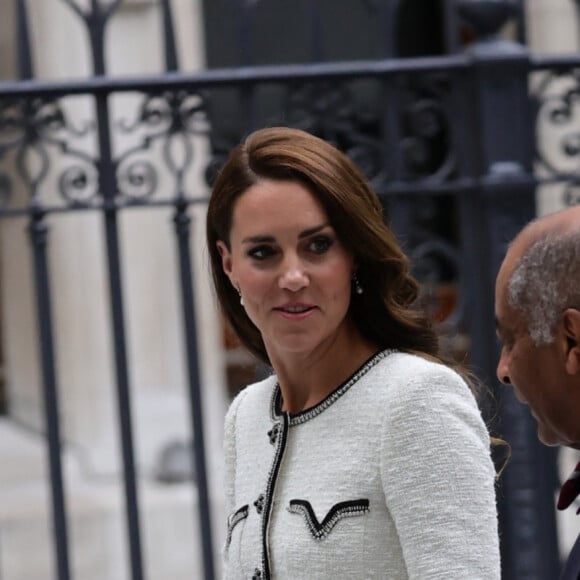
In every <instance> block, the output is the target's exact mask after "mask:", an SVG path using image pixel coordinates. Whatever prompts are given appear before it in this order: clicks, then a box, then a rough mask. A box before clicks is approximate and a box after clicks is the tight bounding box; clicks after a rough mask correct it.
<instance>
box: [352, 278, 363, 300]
mask: <svg viewBox="0 0 580 580" xmlns="http://www.w3.org/2000/svg"><path fill="white" fill-rule="evenodd" d="M352 285H353V287H354V291H355V293H356V294H358V295H359V296H360V295H361V294H362V293H363V292H364V290H363V287H362V286H361V283H360V281H359V279H358V277H357V275H356V274H353V276H352Z"/></svg>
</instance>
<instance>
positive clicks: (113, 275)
mask: <svg viewBox="0 0 580 580" xmlns="http://www.w3.org/2000/svg"><path fill="white" fill-rule="evenodd" d="M96 111H97V122H98V127H99V151H100V154H101V160H100V180H101V190H102V192H103V197H104V200H105V203H104V206H103V208H104V228H105V241H106V251H107V261H108V269H109V296H110V304H111V318H112V333H113V352H114V357H115V371H116V385H117V403H118V418H119V429H120V433H121V450H122V457H123V468H124V480H123V483H124V490H125V510H126V518H127V534H128V538H129V556H130V562H131V574H132V575H131V578H132V579H133V580H143V578H144V573H143V563H142V549H141V531H140V526H139V500H138V493H137V481H136V480H137V476H136V469H135V458H134V445H133V429H132V423H133V422H132V416H131V395H130V387H129V368H128V364H127V345H126V331H125V319H124V310H123V285H122V276H121V271H122V269H121V257H120V249H119V246H120V244H119V229H118V223H117V209H116V207H115V204H113V203H111V201H112V200H114V198H115V195H116V191H117V187H116V183H115V173H114V171H113V162H112V155H111V140H110V133H109V125H108V123H109V108H108V102H107V96H104V95H100V96H97V98H96Z"/></svg>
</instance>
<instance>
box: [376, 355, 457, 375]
mask: <svg viewBox="0 0 580 580" xmlns="http://www.w3.org/2000/svg"><path fill="white" fill-rule="evenodd" d="M377 372H379V373H382V374H384V375H386V376H390V377H397V378H402V379H404V378H408V379H409V380H415V381H421V380H423V379H427V380H432V379H434V378H443V379H449V380H457V381H460V382H462V381H463V379H462V377H461V376H460V375H459V373H458V372H457V371H456V370H454V369H452V368H451V367H450V366H448V365H446V364H444V363H442V362H440V361H437V360H435V359H432V358H427V357H426V356H421V355H419V354H413V353H409V352H400V351H394V352H392V353H391V354H390V355H389V356H386V357H384V358H383V359H382V360H381V361H380V363H379V364H378V365H377Z"/></svg>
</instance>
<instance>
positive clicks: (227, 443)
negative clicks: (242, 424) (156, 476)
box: [222, 391, 245, 573]
mask: <svg viewBox="0 0 580 580" xmlns="http://www.w3.org/2000/svg"><path fill="white" fill-rule="evenodd" d="M244 396H245V391H241V392H240V393H239V394H238V395H237V396H236V398H235V399H234V400H233V402H232V403H231V405H230V407H229V409H228V412H227V413H226V418H225V421H224V463H225V465H224V488H225V489H224V492H225V513H226V517H227V518H228V521H226V522H225V524H226V544H227V536H228V530H227V527H228V524H229V516H230V515H231V514H232V513H233V511H234V508H235V482H236V458H237V453H236V417H237V413H238V409H239V407H240V404H241V401H242V400H243V398H244ZM226 544H224V546H223V547H222V560H223V561H222V564H223V570H224V573H225V571H227V554H228V551H227V549H226Z"/></svg>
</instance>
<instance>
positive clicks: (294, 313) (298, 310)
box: [274, 304, 315, 320]
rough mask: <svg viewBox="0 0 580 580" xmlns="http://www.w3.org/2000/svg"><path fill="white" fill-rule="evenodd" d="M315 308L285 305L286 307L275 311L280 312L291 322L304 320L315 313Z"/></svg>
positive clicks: (280, 307)
mask: <svg viewBox="0 0 580 580" xmlns="http://www.w3.org/2000/svg"><path fill="white" fill-rule="evenodd" d="M314 308H315V307H314V306H312V305H310V304H285V305H284V306H278V307H276V308H274V310H275V311H276V312H279V313H280V314H281V315H282V316H283V317H284V318H287V319H290V320H302V319H303V318H306V317H307V316H308V315H309V314H310V313H311V312H313V311H314Z"/></svg>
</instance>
